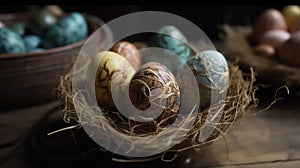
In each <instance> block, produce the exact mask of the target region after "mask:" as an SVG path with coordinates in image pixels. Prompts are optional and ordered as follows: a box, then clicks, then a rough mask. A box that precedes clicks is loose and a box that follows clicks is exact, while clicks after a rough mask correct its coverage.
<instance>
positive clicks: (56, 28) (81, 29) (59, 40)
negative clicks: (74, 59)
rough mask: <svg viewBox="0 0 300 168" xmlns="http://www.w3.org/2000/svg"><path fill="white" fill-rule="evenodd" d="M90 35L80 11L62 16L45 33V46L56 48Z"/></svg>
mask: <svg viewBox="0 0 300 168" xmlns="http://www.w3.org/2000/svg"><path fill="white" fill-rule="evenodd" d="M87 35H88V25H87V22H86V20H85V18H84V16H83V15H82V14H80V13H78V12H73V13H71V14H70V15H68V16H66V17H64V18H61V19H60V20H58V21H57V22H56V24H54V25H53V26H51V27H50V28H49V29H48V30H47V31H46V33H45V37H44V39H43V46H44V47H45V48H54V47H59V46H64V45H68V44H72V43H75V42H78V41H81V40H83V39H84V38H86V37H87Z"/></svg>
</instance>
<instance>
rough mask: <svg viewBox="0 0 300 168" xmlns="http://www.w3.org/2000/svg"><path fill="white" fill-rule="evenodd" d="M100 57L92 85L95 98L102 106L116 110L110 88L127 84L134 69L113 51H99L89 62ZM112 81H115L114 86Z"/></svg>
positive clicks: (97, 60)
mask: <svg viewBox="0 0 300 168" xmlns="http://www.w3.org/2000/svg"><path fill="white" fill-rule="evenodd" d="M100 59H101V61H100V63H99V65H98V69H97V72H96V79H95V85H94V86H95V94H96V98H97V101H98V104H99V105H100V106H101V107H102V108H105V109H106V110H116V107H115V105H114V102H113V99H112V93H111V91H112V88H116V87H118V86H121V85H128V84H129V82H130V79H131V77H132V76H133V75H134V73H135V70H134V68H133V67H132V66H131V65H130V63H129V62H128V61H127V60H126V59H125V58H124V57H122V56H121V55H119V54H117V53H115V52H111V51H103V52H100V53H98V54H97V56H96V57H95V60H94V61H92V62H91V63H92V64H94V63H98V62H99V60H100ZM91 67H93V66H91ZM112 81H116V82H115V83H114V84H115V85H114V86H112Z"/></svg>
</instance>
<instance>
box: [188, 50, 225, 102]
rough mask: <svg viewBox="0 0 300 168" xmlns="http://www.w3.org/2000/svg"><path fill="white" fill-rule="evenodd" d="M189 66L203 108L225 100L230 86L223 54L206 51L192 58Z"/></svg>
mask: <svg viewBox="0 0 300 168" xmlns="http://www.w3.org/2000/svg"><path fill="white" fill-rule="evenodd" d="M187 64H188V65H189V67H190V68H191V69H192V71H193V73H194V75H195V78H196V80H197V83H198V87H199V93H200V106H201V107H204V106H207V105H209V104H210V103H217V102H218V101H219V100H220V99H221V98H224V95H226V93H227V89H228V85H229V68H228V64H227V61H226V59H225V57H224V56H223V54H221V53H220V52H218V51H215V50H206V51H203V52H200V53H198V54H196V55H194V56H192V57H191V58H190V59H189V60H188V61H187Z"/></svg>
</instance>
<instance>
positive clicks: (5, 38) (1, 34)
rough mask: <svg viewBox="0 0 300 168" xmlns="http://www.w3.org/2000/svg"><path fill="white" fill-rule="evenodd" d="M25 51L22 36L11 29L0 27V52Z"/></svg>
mask: <svg viewBox="0 0 300 168" xmlns="http://www.w3.org/2000/svg"><path fill="white" fill-rule="evenodd" d="M25 51H26V48H25V45H24V43H23V40H22V38H21V37H20V36H19V35H18V34H17V33H15V32H13V31H12V30H10V29H8V28H5V27H1V28H0V53H23V52H25Z"/></svg>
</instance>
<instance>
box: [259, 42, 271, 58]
mask: <svg viewBox="0 0 300 168" xmlns="http://www.w3.org/2000/svg"><path fill="white" fill-rule="evenodd" d="M254 53H255V54H257V55H260V56H264V57H268V58H274V56H275V48H274V47H273V46H271V45H269V44H259V45H257V46H256V47H255V48H254Z"/></svg>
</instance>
